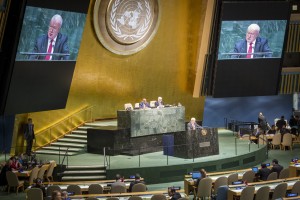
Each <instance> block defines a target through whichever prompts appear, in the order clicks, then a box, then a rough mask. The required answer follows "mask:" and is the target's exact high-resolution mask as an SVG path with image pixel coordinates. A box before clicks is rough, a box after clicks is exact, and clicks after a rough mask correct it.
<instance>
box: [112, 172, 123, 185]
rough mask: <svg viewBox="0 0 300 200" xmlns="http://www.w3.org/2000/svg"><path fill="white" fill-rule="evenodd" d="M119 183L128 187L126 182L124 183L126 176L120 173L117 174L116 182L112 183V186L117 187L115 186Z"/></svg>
mask: <svg viewBox="0 0 300 200" xmlns="http://www.w3.org/2000/svg"><path fill="white" fill-rule="evenodd" d="M117 185H122V186H125V187H126V185H125V183H124V178H123V177H121V175H120V174H116V182H114V183H112V184H111V187H115V186H117Z"/></svg>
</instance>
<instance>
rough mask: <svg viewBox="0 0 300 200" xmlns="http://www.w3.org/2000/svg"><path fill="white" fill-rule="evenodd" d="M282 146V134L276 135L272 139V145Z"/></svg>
mask: <svg viewBox="0 0 300 200" xmlns="http://www.w3.org/2000/svg"><path fill="white" fill-rule="evenodd" d="M280 144H281V134H280V133H276V134H275V135H274V136H273V139H272V145H280Z"/></svg>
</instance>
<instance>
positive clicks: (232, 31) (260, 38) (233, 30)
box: [218, 20, 287, 60]
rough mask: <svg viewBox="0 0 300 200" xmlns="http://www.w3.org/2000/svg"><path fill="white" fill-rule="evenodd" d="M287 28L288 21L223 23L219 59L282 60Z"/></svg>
mask: <svg viewBox="0 0 300 200" xmlns="http://www.w3.org/2000/svg"><path fill="white" fill-rule="evenodd" d="M286 26H287V20H253V21H251V20H247V21H222V24H221V34H220V42H219V48H218V49H219V54H218V59H219V60H220V59H236V58H281V56H282V49H283V43H284V38H285V32H286ZM250 44H251V49H250V52H249V47H250Z"/></svg>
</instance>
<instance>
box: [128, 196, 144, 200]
mask: <svg viewBox="0 0 300 200" xmlns="http://www.w3.org/2000/svg"><path fill="white" fill-rule="evenodd" d="M128 200H143V198H142V197H139V196H131V197H129V199H128Z"/></svg>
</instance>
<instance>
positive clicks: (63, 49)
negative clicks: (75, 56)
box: [29, 33, 70, 60]
mask: <svg viewBox="0 0 300 200" xmlns="http://www.w3.org/2000/svg"><path fill="white" fill-rule="evenodd" d="M47 46H48V35H42V36H40V37H38V38H37V40H36V41H35V44H34V49H33V53H47ZM53 53H70V51H69V46H68V36H66V35H63V34H61V33H58V35H57V38H56V42H55V45H54V50H53ZM45 57H46V56H38V55H32V56H30V58H29V59H30V60H45ZM52 60H69V56H55V55H53V56H52Z"/></svg>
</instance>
